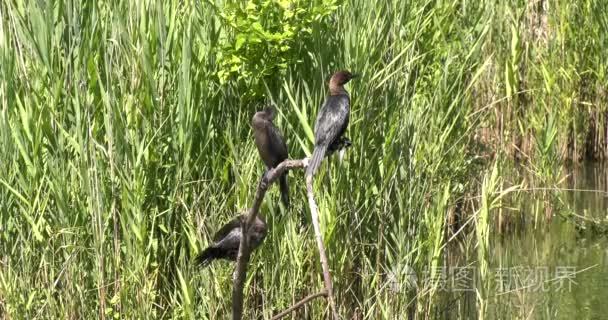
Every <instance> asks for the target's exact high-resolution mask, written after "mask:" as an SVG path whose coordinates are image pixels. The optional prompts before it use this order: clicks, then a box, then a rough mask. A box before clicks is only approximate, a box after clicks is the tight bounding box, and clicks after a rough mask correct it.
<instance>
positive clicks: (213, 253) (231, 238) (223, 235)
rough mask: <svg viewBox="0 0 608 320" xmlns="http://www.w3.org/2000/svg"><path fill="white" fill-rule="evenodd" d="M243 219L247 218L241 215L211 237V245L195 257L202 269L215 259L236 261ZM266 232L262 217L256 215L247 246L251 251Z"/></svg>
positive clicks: (262, 239)
mask: <svg viewBox="0 0 608 320" xmlns="http://www.w3.org/2000/svg"><path fill="white" fill-rule="evenodd" d="M245 219H247V216H246V215H244V214H241V215H239V216H237V217H236V218H234V219H232V220H230V222H228V223H227V224H225V225H224V226H223V227H222V228H221V229H220V231H218V232H217V233H216V234H215V235H214V236H213V243H212V244H211V245H210V246H209V247H208V248H207V249H205V250H203V252H201V253H200V254H199V255H198V256H197V257H196V263H197V264H198V265H200V266H203V267H204V266H207V265H208V264H209V263H211V261H213V260H216V259H226V260H230V261H236V257H237V255H238V253H239V247H240V244H241V237H242V236H243V230H242V228H241V224H242V223H243V222H244V221H245ZM267 232H268V227H267V226H266V221H265V220H264V217H263V216H261V215H260V214H258V215H257V217H256V219H255V220H254V222H253V225H252V226H251V242H250V243H249V246H250V247H251V250H252V251H253V250H254V249H255V248H257V247H258V246H259V245H260V244H261V243H262V241H264V238H265V237H266V233H267Z"/></svg>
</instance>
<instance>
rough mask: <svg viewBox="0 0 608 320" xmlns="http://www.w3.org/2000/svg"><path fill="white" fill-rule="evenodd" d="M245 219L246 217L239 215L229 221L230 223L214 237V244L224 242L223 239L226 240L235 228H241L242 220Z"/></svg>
mask: <svg viewBox="0 0 608 320" xmlns="http://www.w3.org/2000/svg"><path fill="white" fill-rule="evenodd" d="M244 217H245V216H244V215H239V216H237V217H235V218H234V219H232V220H230V221H228V223H226V224H225V225H224V226H223V227H222V228H221V229H220V230H218V232H216V233H215V235H214V236H213V242H218V241H220V240H222V238H224V237H225V236H226V235H227V234H228V233H230V231H232V230H233V229H235V228H240V227H241V221H242V219H244Z"/></svg>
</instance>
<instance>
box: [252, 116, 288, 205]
mask: <svg viewBox="0 0 608 320" xmlns="http://www.w3.org/2000/svg"><path fill="white" fill-rule="evenodd" d="M275 114H276V111H275V109H274V108H272V107H267V108H265V109H264V110H262V111H258V112H256V113H255V114H254V115H253V118H252V119H251V126H252V127H253V136H254V137H255V146H256V147H257V149H258V152H259V154H260V158H262V161H264V164H265V165H266V172H268V170H270V169H272V168H275V167H276V166H278V165H279V164H280V163H281V162H283V161H284V160H286V159H287V157H288V153H287V144H286V143H285V139H284V138H283V135H281V132H280V131H279V129H277V127H275V125H274V123H273V122H272V120H273V119H274V116H275ZM279 189H280V190H281V201H282V202H283V205H284V206H285V208H289V185H288V184H287V172H285V173H283V175H281V177H280V178H279Z"/></svg>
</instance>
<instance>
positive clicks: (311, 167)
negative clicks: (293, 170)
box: [306, 145, 327, 176]
mask: <svg viewBox="0 0 608 320" xmlns="http://www.w3.org/2000/svg"><path fill="white" fill-rule="evenodd" d="M326 151H327V146H325V145H320V146H316V147H315V150H314V151H313V152H312V157H310V161H309V162H308V168H306V175H307V176H313V175H314V174H315V173H317V170H318V169H319V167H320V166H321V161H323V158H325V152H326Z"/></svg>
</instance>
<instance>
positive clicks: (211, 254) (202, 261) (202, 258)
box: [195, 247, 221, 267]
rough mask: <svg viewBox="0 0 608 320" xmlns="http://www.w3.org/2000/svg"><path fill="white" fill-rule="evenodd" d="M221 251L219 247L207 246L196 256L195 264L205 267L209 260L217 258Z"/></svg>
mask: <svg viewBox="0 0 608 320" xmlns="http://www.w3.org/2000/svg"><path fill="white" fill-rule="evenodd" d="M220 253H221V250H220V249H219V248H214V247H209V248H207V249H205V250H203V252H201V253H200V254H199V255H198V256H196V259H195V261H196V264H197V265H198V266H200V267H206V266H207V265H208V264H209V263H211V261H213V260H215V259H217V258H218V257H219V255H220Z"/></svg>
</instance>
